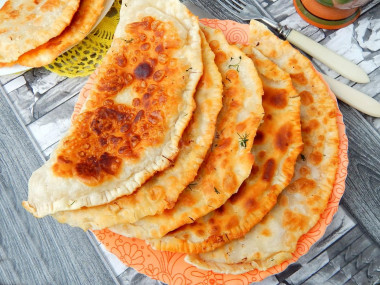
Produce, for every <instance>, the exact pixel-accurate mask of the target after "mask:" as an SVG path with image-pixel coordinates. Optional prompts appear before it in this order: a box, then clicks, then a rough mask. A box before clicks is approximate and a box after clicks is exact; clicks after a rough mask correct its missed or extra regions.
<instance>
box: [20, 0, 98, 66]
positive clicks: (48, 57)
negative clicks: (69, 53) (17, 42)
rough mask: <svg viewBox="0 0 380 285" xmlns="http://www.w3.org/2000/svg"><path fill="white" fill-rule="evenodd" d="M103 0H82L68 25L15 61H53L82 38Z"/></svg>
mask: <svg viewBox="0 0 380 285" xmlns="http://www.w3.org/2000/svg"><path fill="white" fill-rule="evenodd" d="M104 3H105V0H95V1H94V0H82V1H80V5H79V8H78V11H77V12H76V13H75V15H74V17H73V19H72V21H71V23H70V25H69V26H68V27H66V29H65V30H64V31H63V32H62V33H61V34H60V35H58V36H56V37H54V38H52V39H50V40H49V41H48V42H47V43H44V44H43V45H40V46H38V47H37V48H35V49H33V50H30V51H28V52H26V53H24V54H23V55H21V56H20V57H19V58H18V59H17V63H18V64H21V65H24V66H30V67H40V66H43V65H46V64H49V63H51V62H52V61H54V60H55V59H56V58H57V57H58V56H59V55H60V54H61V53H63V52H64V51H65V50H66V49H68V48H70V47H71V46H73V45H75V44H76V43H78V42H80V41H81V40H83V39H84V38H85V37H86V35H87V34H88V33H89V32H90V31H91V29H92V27H93V26H94V25H95V23H96V21H97V20H98V18H99V16H100V14H101V13H102V11H103V8H104Z"/></svg>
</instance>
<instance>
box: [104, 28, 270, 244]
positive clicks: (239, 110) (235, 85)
mask: <svg viewBox="0 0 380 285" xmlns="http://www.w3.org/2000/svg"><path fill="white" fill-rule="evenodd" d="M202 31H203V32H204V34H205V36H206V38H207V41H208V42H209V44H210V47H211V49H212V51H213V52H214V53H215V62H216V65H217V66H218V69H219V72H220V73H221V74H222V80H223V86H224V90H223V108H222V110H221V111H220V113H219V116H218V119H217V123H216V132H215V138H214V141H213V143H212V146H211V149H210V150H209V153H208V155H207V156H206V159H205V161H204V162H203V164H202V166H201V168H200V169H199V172H198V174H197V177H196V178H195V180H194V181H193V182H192V183H190V184H189V185H188V187H187V188H186V189H185V190H184V191H183V192H182V193H181V195H180V196H179V198H178V200H177V202H176V204H175V206H174V207H173V208H172V209H170V210H165V211H164V212H163V213H162V214H160V215H155V216H150V217H146V218H143V219H141V220H139V221H137V222H136V223H134V224H124V225H118V226H115V227H112V228H111V230H112V231H115V232H117V233H121V234H123V235H127V236H135V237H138V238H160V237H162V236H163V235H165V234H166V233H168V232H169V231H172V230H174V229H176V228H178V227H180V226H182V225H184V224H189V223H192V222H194V221H195V220H196V219H198V218H200V217H202V216H204V215H206V214H208V213H209V212H211V211H213V210H215V209H216V208H219V207H220V206H221V205H222V204H224V202H225V201H226V200H227V199H228V198H229V197H230V196H231V195H232V194H234V193H235V192H236V191H237V190H238V189H239V187H240V185H241V183H242V182H243V181H244V180H245V179H246V178H247V177H248V175H249V173H250V171H251V168H252V164H253V156H252V154H251V152H250V150H251V147H252V144H253V138H254V137H255V134H256V130H257V128H258V126H259V123H260V121H261V119H262V117H263V108H262V102H261V97H262V95H263V88H262V84H261V81H260V79H259V76H258V74H257V72H256V69H255V67H254V65H253V63H252V61H251V60H250V59H249V58H248V57H247V56H245V55H244V53H243V52H241V51H240V50H239V49H238V48H237V47H234V46H230V45H229V44H228V42H227V40H226V39H225V38H224V36H223V34H222V32H221V31H218V30H213V29H210V28H207V27H204V26H202Z"/></svg>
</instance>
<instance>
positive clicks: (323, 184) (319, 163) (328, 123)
mask: <svg viewBox="0 0 380 285" xmlns="http://www.w3.org/2000/svg"><path fill="white" fill-rule="evenodd" d="M249 41H250V44H251V45H252V46H254V47H256V48H257V49H258V50H260V52H262V53H263V54H264V55H265V56H267V57H268V58H269V59H270V60H272V61H273V62H275V63H276V64H277V65H278V66H279V67H280V68H281V69H283V70H284V71H286V72H288V73H289V74H290V76H291V78H292V83H293V86H294V87H295V89H296V90H297V92H298V93H299V95H300V96H301V129H302V140H303V142H304V150H303V152H302V154H301V155H300V156H299V157H298V159H297V162H296V166H295V175H294V177H293V179H292V182H291V183H290V185H289V186H288V187H286V189H285V190H284V191H283V192H282V193H281V195H280V196H279V198H278V202H277V204H276V206H275V207H274V208H273V209H272V210H271V211H270V212H269V213H268V214H267V215H266V216H265V217H264V219H263V220H262V221H261V222H260V223H258V224H257V225H256V226H255V227H253V228H252V230H251V231H250V232H248V233H247V234H246V235H245V236H244V237H243V238H241V239H237V240H235V241H232V242H231V243H227V244H225V245H224V246H222V247H220V248H218V249H216V250H214V251H211V252H207V253H202V254H199V255H189V256H187V257H186V258H185V260H186V261H187V262H189V263H191V264H193V265H195V266H197V267H199V268H202V269H207V270H208V269H211V270H213V271H215V272H223V273H231V274H240V273H244V272H247V271H250V270H253V269H259V270H266V269H268V268H270V267H272V266H274V265H278V264H281V263H282V262H283V261H285V260H288V259H290V258H291V257H292V253H293V252H294V251H295V250H296V245H297V242H298V240H299V238H300V237H301V236H302V235H303V234H305V233H307V232H308V231H309V230H310V229H311V228H312V227H313V226H314V225H315V224H316V223H317V221H318V220H319V218H320V215H321V214H322V212H323V211H324V209H325V208H326V206H327V202H328V199H329V197H330V195H331V191H332V189H333V184H334V181H335V175H336V171H337V167H338V147H339V137H338V128H337V121H336V102H335V101H334V99H333V98H332V97H331V96H330V94H329V89H328V86H327V85H326V83H325V82H324V81H323V80H322V78H321V76H320V75H319V74H318V73H317V71H316V70H315V69H314V67H313V66H312V64H311V62H310V61H309V60H308V59H307V58H305V57H304V56H303V55H302V54H301V53H300V52H298V51H297V50H295V49H294V48H293V47H292V46H291V45H290V44H289V43H288V42H285V41H281V40H280V39H278V38H277V37H276V36H275V35H273V34H272V33H271V32H270V31H269V30H268V29H267V28H266V27H265V26H264V25H262V24H260V23H258V22H256V21H251V24H250V35H249Z"/></svg>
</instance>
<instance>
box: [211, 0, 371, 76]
mask: <svg viewBox="0 0 380 285" xmlns="http://www.w3.org/2000/svg"><path fill="white" fill-rule="evenodd" d="M218 2H219V4H220V5H221V6H223V7H224V8H225V9H226V10H228V11H229V12H230V13H231V14H233V15H235V16H236V17H238V18H239V19H241V20H243V21H245V22H247V21H248V22H249V21H250V20H251V19H255V20H258V21H260V22H262V23H264V24H266V25H267V26H269V27H270V28H272V29H273V30H274V31H276V32H277V33H278V34H279V35H280V37H282V38H283V39H286V40H288V41H289V42H290V43H292V44H293V45H294V46H296V47H298V48H299V49H301V50H303V51H304V52H305V53H307V54H309V55H311V56H312V57H314V58H315V59H317V60H319V61H320V62H322V63H323V64H325V65H326V66H328V67H329V68H331V69H332V70H335V71H336V72H338V73H339V74H341V75H343V76H344V77H346V78H348V79H350V80H352V81H355V82H358V83H368V82H369V77H368V75H367V74H366V73H365V72H364V71H363V70H362V69H361V68H360V67H359V66H357V65H356V64H354V63H353V62H351V61H349V60H347V59H346V58H344V57H342V56H340V55H338V54H336V53H335V52H333V51H332V50H330V49H328V48H326V47H324V46H322V45H321V44H319V43H317V42H316V41H313V40H312V39H310V38H309V37H307V36H305V35H303V34H301V33H300V32H297V31H296V30H293V29H289V28H287V27H285V26H281V25H280V24H278V23H277V22H276V21H275V20H274V19H273V18H272V17H271V15H270V14H269V13H268V12H267V11H266V10H265V9H264V8H263V7H261V6H260V4H258V3H256V1H249V2H248V1H247V0H219V1H218Z"/></svg>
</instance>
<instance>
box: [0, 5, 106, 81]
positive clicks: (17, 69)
mask: <svg viewBox="0 0 380 285" xmlns="http://www.w3.org/2000/svg"><path fill="white" fill-rule="evenodd" d="M6 1H7V0H0V8H1V7H2V6H3V5H4V4H5V2H6ZM113 2H114V0H106V2H105V4H104V9H103V11H102V13H101V14H100V16H99V19H98V21H97V22H96V24H95V25H94V27H93V28H92V29H91V31H90V33H91V32H92V30H93V29H95V27H96V26H97V25H98V24H99V23H100V22H101V21H102V20H103V18H104V17H105V16H106V14H107V13H108V11H109V10H110V9H111V7H112V4H113ZM73 46H75V45H73ZM73 46H71V47H69V48H68V49H67V50H69V49H71V48H72V47H73ZM67 50H65V51H64V52H66V51H67ZM29 69H32V67H28V66H23V65H19V64H15V65H13V66H11V67H2V68H0V76H2V75H9V74H14V73H21V72H24V71H27V70H29Z"/></svg>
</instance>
